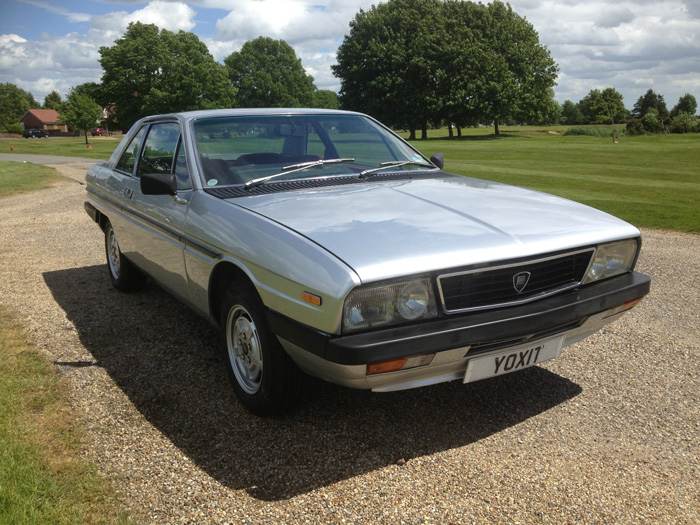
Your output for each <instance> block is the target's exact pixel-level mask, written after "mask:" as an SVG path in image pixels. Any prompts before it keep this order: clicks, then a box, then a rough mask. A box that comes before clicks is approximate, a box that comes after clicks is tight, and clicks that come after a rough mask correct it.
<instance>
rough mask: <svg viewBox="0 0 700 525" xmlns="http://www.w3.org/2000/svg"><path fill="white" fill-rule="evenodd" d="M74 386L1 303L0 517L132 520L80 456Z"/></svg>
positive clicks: (15, 520)
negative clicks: (72, 400)
mask: <svg viewBox="0 0 700 525" xmlns="http://www.w3.org/2000/svg"><path fill="white" fill-rule="evenodd" d="M67 389H68V387H67V385H66V384H65V383H64V381H63V380H62V378H61V376H60V375H59V374H58V373H57V372H56V370H54V369H53V368H51V367H50V366H49V365H48V364H47V363H46V361H45V360H44V359H43V358H42V357H41V356H40V355H39V353H38V351H37V350H36V349H35V348H34V347H33V346H32V345H31V344H30V343H29V342H28V341H27V340H26V336H25V334H24V332H23V330H22V328H21V327H20V326H19V324H18V323H17V321H16V319H15V318H14V317H13V316H12V315H10V313H8V312H7V311H6V310H5V309H3V308H1V307H0V523H3V524H7V525H10V524H22V525H25V524H42V525H43V524H46V523H52V524H71V525H72V524H78V523H130V522H131V519H130V517H129V515H128V514H127V513H125V512H124V511H120V510H119V508H118V506H117V504H116V502H115V500H114V499H113V497H112V495H111V492H110V487H109V485H108V483H107V482H106V481H105V480H104V479H103V478H101V477H100V476H99V475H98V474H97V473H96V471H95V468H94V467H93V466H91V465H89V464H86V463H85V462H83V461H81V460H79V459H76V458H78V456H79V446H80V440H81V433H80V430H79V426H78V425H76V424H75V422H74V419H73V418H72V417H71V413H70V409H69V404H68V401H67V399H68V393H67V391H68V390H67Z"/></svg>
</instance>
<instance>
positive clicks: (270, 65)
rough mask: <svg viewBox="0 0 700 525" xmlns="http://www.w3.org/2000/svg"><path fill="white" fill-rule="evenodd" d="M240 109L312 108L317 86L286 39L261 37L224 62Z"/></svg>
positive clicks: (248, 43)
mask: <svg viewBox="0 0 700 525" xmlns="http://www.w3.org/2000/svg"><path fill="white" fill-rule="evenodd" d="M224 64H225V65H226V67H227V68H228V75H229V79H230V81H231V84H232V85H233V87H234V88H235V89H237V91H238V104H239V105H240V107H248V108H250V107H272V108H280V107H309V106H311V105H312V102H313V95H314V91H315V90H316V87H315V86H314V79H313V77H311V76H310V75H308V74H307V73H306V71H305V70H304V67H303V66H302V65H301V59H299V58H297V56H296V53H295V52H294V49H293V48H292V47H291V46H290V45H289V44H287V43H286V42H285V41H284V40H273V39H272V38H269V37H262V36H261V37H259V38H256V39H255V40H250V41H248V42H246V43H245V44H243V47H242V48H241V50H240V51H236V52H234V53H231V54H230V55H229V56H227V57H226V58H225V59H224Z"/></svg>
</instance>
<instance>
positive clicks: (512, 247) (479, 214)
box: [233, 176, 639, 282]
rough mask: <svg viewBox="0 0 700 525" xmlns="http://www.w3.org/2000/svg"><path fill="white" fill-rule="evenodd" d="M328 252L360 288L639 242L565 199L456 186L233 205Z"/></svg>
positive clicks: (462, 181) (468, 183) (327, 191)
mask: <svg viewBox="0 0 700 525" xmlns="http://www.w3.org/2000/svg"><path fill="white" fill-rule="evenodd" d="M233 202H234V203H235V204H236V205H239V206H243V207H245V208H247V209H249V210H251V211H253V212H255V213H258V214H260V215H263V216H265V217H267V218H269V219H271V220H273V221H275V222H278V223H280V224H282V225H284V226H286V227H287V228H290V229H292V230H295V231H296V232H298V233H299V234H301V235H304V236H305V237H307V238H308V239H310V240H312V241H313V242H315V243H317V244H319V245H320V246H322V247H324V248H325V249H326V250H328V251H329V252H331V253H333V254H334V255H335V256H336V257H338V258H339V259H341V260H342V261H344V262H345V263H346V264H347V265H348V266H350V267H351V268H352V269H353V270H354V271H355V272H356V273H357V274H358V276H359V277H360V279H361V280H362V281H363V282H369V281H376V280H380V279H387V278H391V277H397V276H401V275H407V274H417V273H423V272H429V271H434V270H440V269H447V268H457V267H461V266H466V265H471V264H479V263H485V262H489V261H502V260H507V259H512V258H516V257H524V256H531V255H536V254H541V253H549V252H553V251H557V250H562V249H569V248H575V247H581V246H591V245H594V244H597V243H600V242H605V241H612V240H619V239H622V238H629V237H634V236H636V235H639V231H638V230H637V229H636V228H634V227H633V226H631V225H629V224H627V223H626V222H624V221H621V220H620V219H617V218H615V217H613V216H611V215H608V214H607V213H604V212H601V211H599V210H596V209H593V208H590V207H588V206H584V205H582V204H579V203H575V202H572V201H569V200H566V199H562V198H559V197H555V196H552V195H547V194H544V193H540V192H535V191H530V190H525V189H522V188H517V187H514V186H508V185H504V184H498V183H494V182H489V181H484V180H478V179H472V178H468V177H460V176H446V177H441V178H429V179H410V180H405V181H392V182H366V183H360V184H356V185H349V186H334V187H330V188H323V189H311V190H300V191H294V192H284V193H274V194H267V195H260V196H251V197H243V198H236V199H233Z"/></svg>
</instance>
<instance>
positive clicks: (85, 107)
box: [60, 92, 102, 144]
mask: <svg viewBox="0 0 700 525" xmlns="http://www.w3.org/2000/svg"><path fill="white" fill-rule="evenodd" d="M60 115H61V121H62V122H64V123H65V124H68V127H69V128H71V129H77V130H80V131H83V132H84V133H85V144H87V143H88V135H87V130H89V129H92V128H94V127H95V126H96V125H97V124H98V123H99V122H100V119H101V118H102V108H101V107H100V105H99V104H97V102H95V101H94V100H93V99H91V98H90V97H88V96H87V95H80V94H78V93H74V92H71V93H70V94H69V95H68V100H66V103H65V104H64V106H63V110H62V111H61V113H60Z"/></svg>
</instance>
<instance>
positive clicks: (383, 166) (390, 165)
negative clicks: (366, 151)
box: [357, 160, 435, 179]
mask: <svg viewBox="0 0 700 525" xmlns="http://www.w3.org/2000/svg"><path fill="white" fill-rule="evenodd" d="M407 165H411V166H423V167H424V168H435V166H433V165H432V164H427V163H425V162H418V161H415V160H392V161H390V162H382V163H381V165H380V166H379V167H378V168H370V169H368V170H364V171H361V172H360V173H359V174H358V175H357V176H358V177H359V178H360V179H364V178H365V177H367V176H368V175H372V173H376V172H378V171H382V170H386V169H389V168H398V167H399V166H407Z"/></svg>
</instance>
